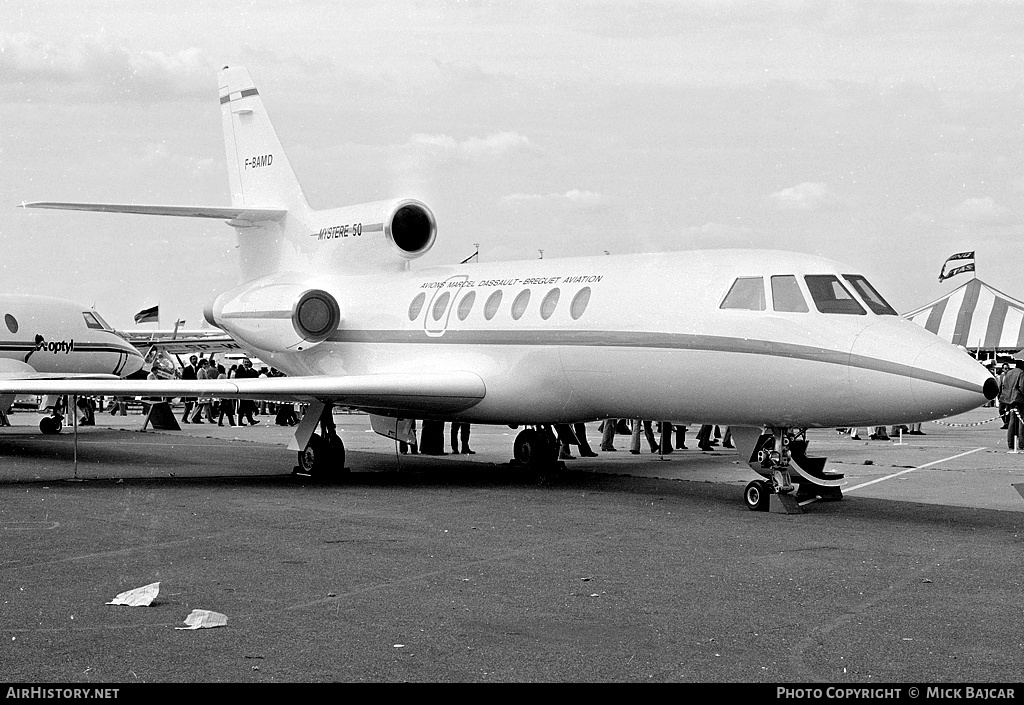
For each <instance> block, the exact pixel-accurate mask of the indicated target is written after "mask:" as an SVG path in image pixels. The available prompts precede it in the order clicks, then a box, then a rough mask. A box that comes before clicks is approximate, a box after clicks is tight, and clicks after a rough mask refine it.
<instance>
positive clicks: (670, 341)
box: [328, 330, 983, 394]
mask: <svg viewBox="0 0 1024 705" xmlns="http://www.w3.org/2000/svg"><path fill="white" fill-rule="evenodd" d="M328 340H329V341H330V342H332V343H383V344H389V345H393V344H400V343H412V344H424V345H437V344H454V345H506V346H508V345H519V346H529V345H544V346H555V345H561V346H571V347H595V348H648V349H649V348H660V349H665V350H699V351H704V352H724V353H740V354H746V355H767V356H770V357H788V358H791V359H796V360H809V361H811V362H820V363H823V364H827V365H848V366H850V367H857V368H860V369H865V370H872V371H874V372H883V373H886V374H892V375H899V376H900V377H911V378H914V379H920V380H923V381H925V382H932V383H935V384H942V385H945V386H947V387H955V388H957V389H965V390H967V391H970V392H978V393H979V394H981V393H983V392H982V390H981V388H980V387H979V385H976V384H971V383H970V382H967V381H966V380H962V379H959V378H957V377H951V376H949V375H944V374H941V373H938V372H931V371H929V370H922V369H919V368H917V367H913V366H911V365H904V364H901V363H898V362H892V361H891V360H881V359H879V358H875V357H869V356H867V355H851V354H850V353H847V352H841V351H839V350H830V349H828V348H817V347H813V346H810V345H797V344H794V343H779V342H775V341H771V340H755V339H751V338H733V337H729V336H717V335H699V334H694V333H645V332H621V331H542V330H522V331H467V330H448V331H445V333H444V335H443V336H439V337H429V336H427V335H425V334H424V333H423V332H422V331H418V330H416V331H406V330H363V331H346V330H338V331H336V332H335V333H334V334H332V335H331V337H330V338H328Z"/></svg>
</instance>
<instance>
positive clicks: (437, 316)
mask: <svg viewBox="0 0 1024 705" xmlns="http://www.w3.org/2000/svg"><path fill="white" fill-rule="evenodd" d="M451 297H452V295H451V293H450V292H447V291H446V292H444V293H443V294H441V295H440V296H438V297H437V301H435V302H434V320H435V321H440V320H441V318H442V317H443V316H444V312H445V311H447V310H448V299H450V298H451Z"/></svg>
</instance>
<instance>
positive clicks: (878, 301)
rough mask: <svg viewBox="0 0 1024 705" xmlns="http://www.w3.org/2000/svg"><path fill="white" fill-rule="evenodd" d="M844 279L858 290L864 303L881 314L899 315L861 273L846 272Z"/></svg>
mask: <svg viewBox="0 0 1024 705" xmlns="http://www.w3.org/2000/svg"><path fill="white" fill-rule="evenodd" d="M843 279H845V280H846V281H848V282H850V285H851V286H852V287H853V288H854V289H856V290H857V293H858V294H860V297H861V298H862V299H864V303H866V304H867V305H868V308H870V309H871V310H872V311H873V312H874V313H877V314H878V315H879V316H898V315H899V314H898V313H896V309H894V308H893V307H892V306H890V305H889V303H888V302H887V301H886V300H885V299H883V298H882V295H881V294H879V293H878V292H877V291H875V288H874V287H873V286H871V285H870V284H868V280H867V279H865V278H864V277H863V276H861V275H860V274H844V275H843Z"/></svg>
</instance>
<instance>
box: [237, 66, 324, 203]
mask: <svg viewBox="0 0 1024 705" xmlns="http://www.w3.org/2000/svg"><path fill="white" fill-rule="evenodd" d="M218 79H219V82H220V107H221V119H222V121H223V125H224V147H225V151H226V156H227V166H228V179H229V181H230V183H231V205H233V206H249V207H282V206H283V207H285V208H287V209H288V210H289V211H294V212H298V213H301V212H302V211H303V210H308V209H309V205H308V203H307V202H306V197H305V196H304V195H303V194H302V188H301V187H300V186H299V182H298V179H296V178H295V172H293V171H292V167H291V164H289V163H288V157H287V156H286V155H285V153H284V149H283V148H282V147H281V142H280V140H278V138H277V133H276V132H275V131H274V126H273V125H271V124H270V118H269V117H268V116H267V111H266V109H265V108H264V107H263V101H262V100H261V99H260V94H259V91H258V90H256V86H255V84H254V83H253V81H252V78H251V77H250V76H249V72H248V71H247V70H246V69H244V68H242V67H239V68H225V69H223V70H222V71H221V72H220V73H219V74H218Z"/></svg>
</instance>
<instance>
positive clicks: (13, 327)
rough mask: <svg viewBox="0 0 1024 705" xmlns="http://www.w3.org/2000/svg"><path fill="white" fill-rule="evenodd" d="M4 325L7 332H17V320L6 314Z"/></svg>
mask: <svg viewBox="0 0 1024 705" xmlns="http://www.w3.org/2000/svg"><path fill="white" fill-rule="evenodd" d="M4 323H6V324H7V330H9V331H11V332H12V333H17V332H18V319H17V318H15V317H14V316H12V315H11V314H9V313H8V314H6V315H5V316H4Z"/></svg>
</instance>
